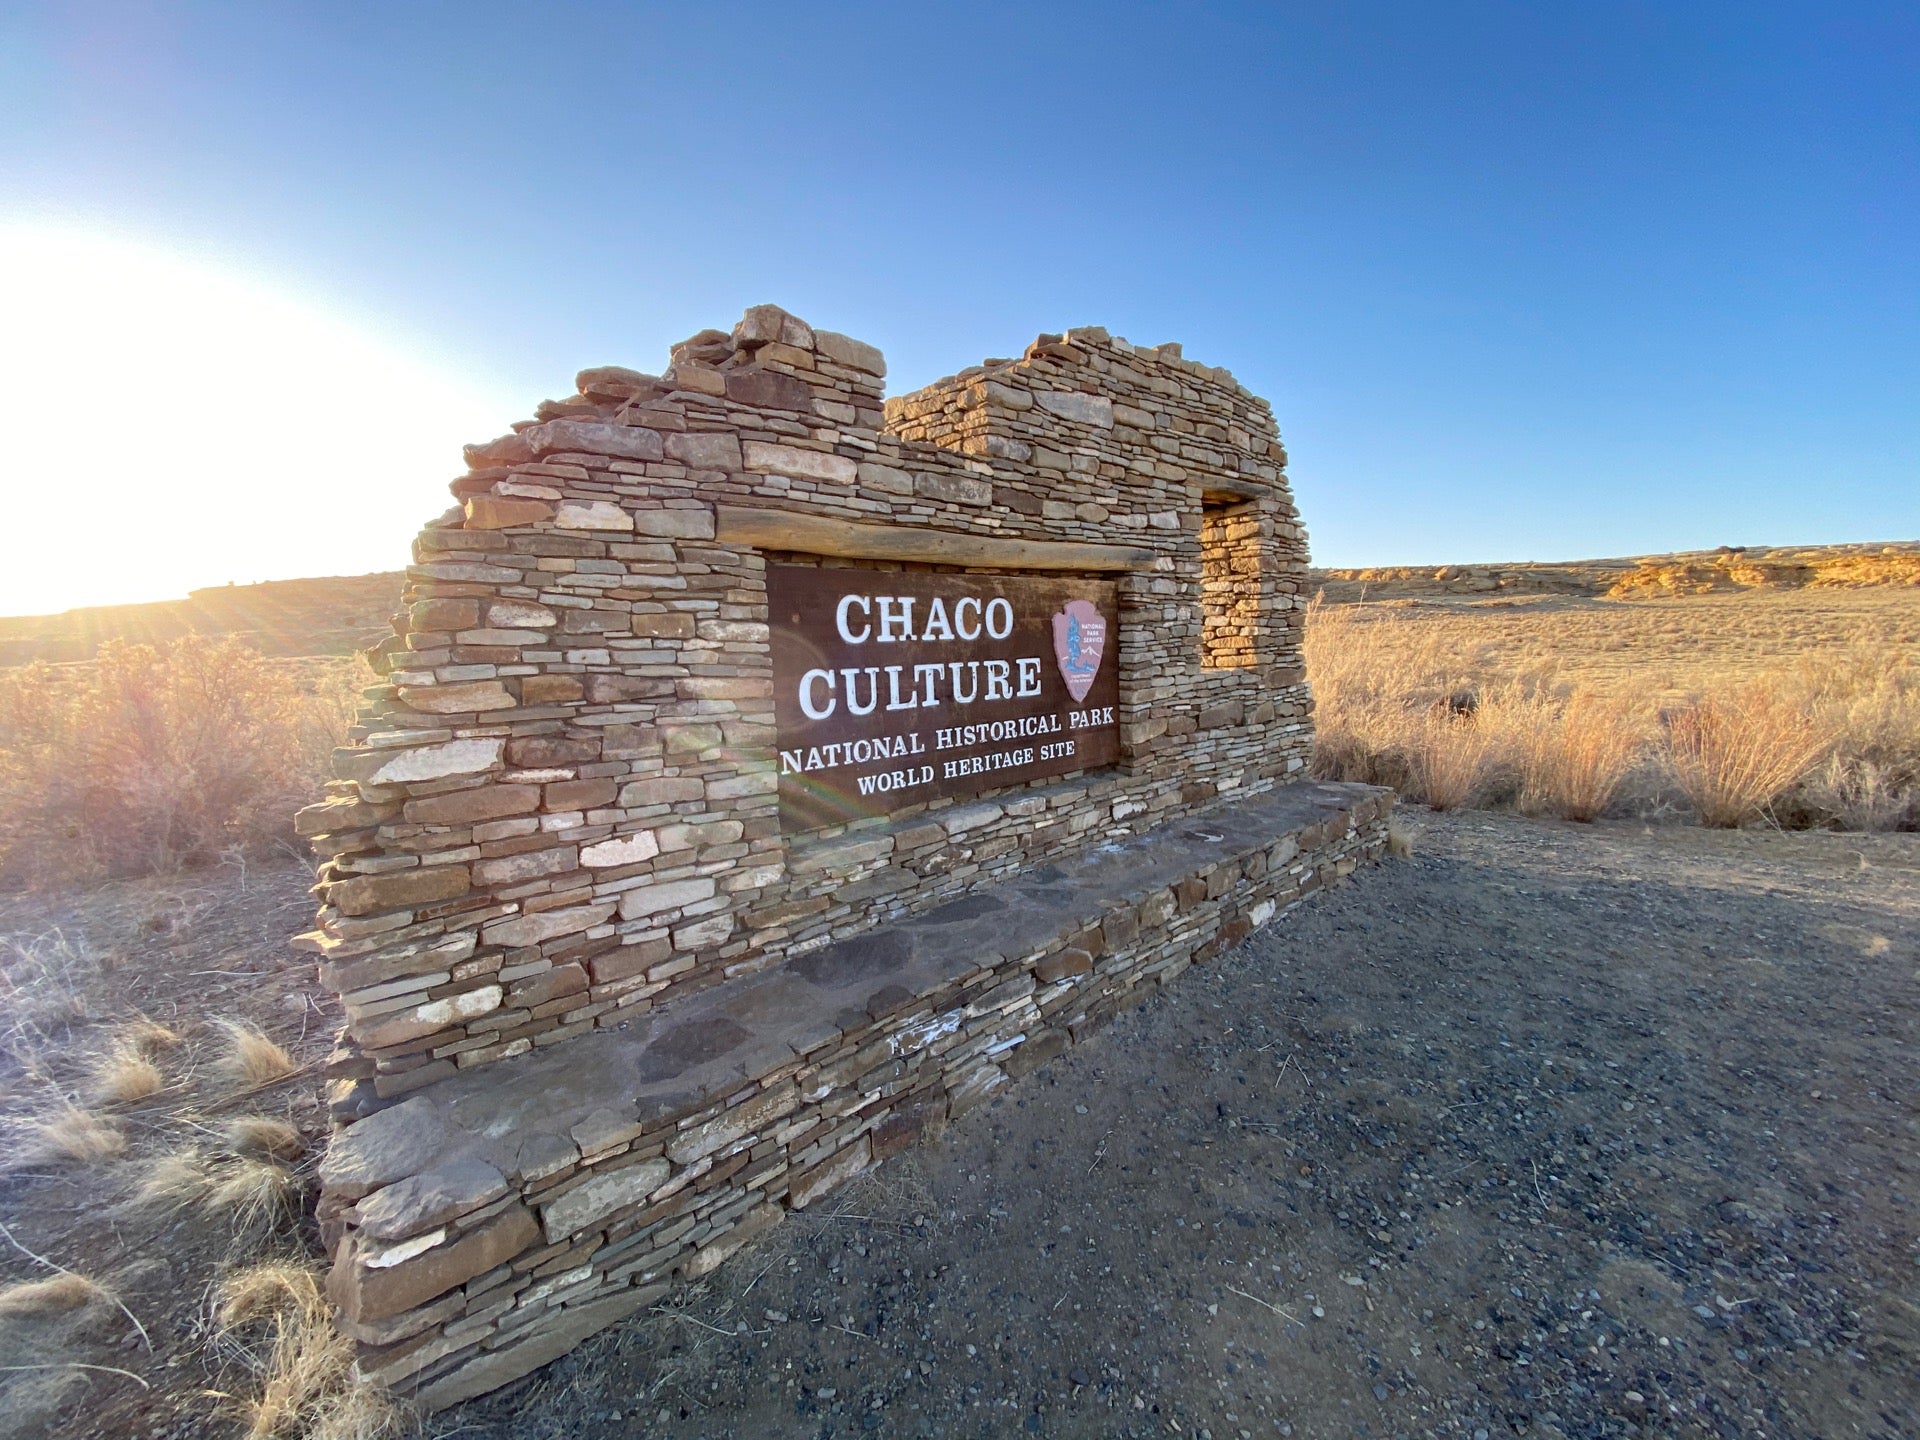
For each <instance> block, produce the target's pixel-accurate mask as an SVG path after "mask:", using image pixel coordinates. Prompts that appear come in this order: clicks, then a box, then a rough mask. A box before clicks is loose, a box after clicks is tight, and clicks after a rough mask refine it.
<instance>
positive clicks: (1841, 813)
mask: <svg viewBox="0 0 1920 1440" xmlns="http://www.w3.org/2000/svg"><path fill="white" fill-rule="evenodd" d="M1794 798H1795V799H1796V800H1797V801H1798V802H1799V805H1800V808H1801V809H1802V810H1803V811H1804V812H1806V815H1807V820H1808V823H1809V824H1814V825H1832V826H1834V827H1836V828H1838V829H1841V830H1861V831H1875V830H1904V829H1906V828H1907V827H1908V826H1910V825H1912V824H1913V823H1914V822H1915V820H1916V819H1920V787H1915V786H1914V785H1913V784H1912V783H1911V782H1909V783H1908V784H1907V785H1905V786H1902V785H1901V784H1900V783H1899V782H1898V780H1897V779H1895V778H1894V776H1893V775H1891V774H1890V773H1889V772H1888V771H1887V770H1886V769H1884V768H1882V767H1881V766H1879V765H1877V764H1875V763H1874V762H1873V761H1871V760H1860V759H1853V758H1849V757H1847V756H1844V755H1830V756H1828V757H1827V763H1826V764H1825V765H1823V766H1821V767H1820V768H1819V769H1817V770H1816V771H1814V772H1813V774H1812V775H1811V776H1809V777H1808V778H1807V780H1806V781H1804V782H1803V783H1802V785H1801V787H1800V790H1799V793H1798V794H1797V795H1796V796H1795V797H1794Z"/></svg>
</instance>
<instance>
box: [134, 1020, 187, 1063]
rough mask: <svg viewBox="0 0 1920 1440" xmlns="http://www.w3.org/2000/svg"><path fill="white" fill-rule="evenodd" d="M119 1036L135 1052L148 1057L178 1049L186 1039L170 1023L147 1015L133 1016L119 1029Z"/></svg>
mask: <svg viewBox="0 0 1920 1440" xmlns="http://www.w3.org/2000/svg"><path fill="white" fill-rule="evenodd" d="M120 1036H121V1039H122V1040H123V1041H125V1043H126V1044H127V1045H128V1046H129V1047H131V1048H132V1049H133V1050H134V1051H135V1052H136V1053H138V1054H141V1055H145V1056H146V1057H147V1058H148V1059H152V1058H153V1057H154V1056H155V1055H162V1054H165V1053H166V1052H167V1051H169V1050H177V1049H179V1048H180V1045H181V1043H182V1042H183V1041H184V1040H185V1039H186V1037H185V1036H184V1035H182V1034H181V1033H180V1032H179V1031H178V1030H176V1029H174V1028H173V1027H172V1026H171V1025H163V1024H161V1023H160V1022H159V1021H158V1020H155V1019H153V1018H152V1017H151V1016H147V1015H137V1016H135V1017H134V1018H133V1019H132V1020H131V1021H129V1022H128V1023H127V1024H126V1026H125V1027H124V1028H123V1029H122V1030H121V1032H120Z"/></svg>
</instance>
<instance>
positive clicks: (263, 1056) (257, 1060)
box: [214, 1020, 300, 1089]
mask: <svg viewBox="0 0 1920 1440" xmlns="http://www.w3.org/2000/svg"><path fill="white" fill-rule="evenodd" d="M215 1023H216V1024H217V1025H219V1027H220V1028H221V1029H222V1030H224V1031H225V1032H226V1036H227V1039H226V1046H225V1049H224V1050H223V1051H222V1052H221V1055H220V1058H219V1059H218V1060H217V1061H215V1062H214V1070H215V1072H216V1073H217V1074H218V1075H219V1076H220V1077H221V1078H222V1079H224V1080H226V1081H227V1082H228V1083H229V1084H232V1085H234V1086H236V1087H239V1088H242V1089H253V1088H255V1087H257V1086H260V1085H271V1084H272V1083H273V1082H274V1081H276V1080H284V1079H286V1078H287V1076H289V1075H291V1074H293V1073H294V1072H295V1071H296V1070H298V1069H299V1068H300V1067H299V1066H298V1065H296V1064H295V1063H294V1059H293V1057H292V1056H291V1055H289V1054H288V1053H287V1052H286V1050H285V1048H284V1047H283V1046H281V1045H280V1044H279V1043H278V1042H277V1041H275V1040H273V1039H272V1038H271V1037H270V1036H268V1035H267V1034H266V1032H265V1031H263V1030H261V1029H260V1027H259V1026H257V1025H251V1024H249V1023H247V1022H246V1021H244V1020H219V1021H216V1022H215Z"/></svg>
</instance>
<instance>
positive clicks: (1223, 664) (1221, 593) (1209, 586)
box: [1200, 495, 1260, 670]
mask: <svg viewBox="0 0 1920 1440" xmlns="http://www.w3.org/2000/svg"><path fill="white" fill-rule="evenodd" d="M1200 615H1201V628H1200V665H1201V668H1202V669H1205V670H1242V669H1245V668H1246V667H1248V666H1250V665H1252V664H1253V663H1254V641H1255V637H1256V636H1257V635H1258V634H1259V627H1260V516H1259V514H1258V512H1257V510H1256V508H1255V506H1254V504H1253V502H1251V501H1248V500H1241V499H1238V498H1237V497H1225V496H1220V497H1216V496H1211V495H1209V496H1207V497H1206V498H1205V499H1204V500H1203V502H1202V504H1201V507H1200Z"/></svg>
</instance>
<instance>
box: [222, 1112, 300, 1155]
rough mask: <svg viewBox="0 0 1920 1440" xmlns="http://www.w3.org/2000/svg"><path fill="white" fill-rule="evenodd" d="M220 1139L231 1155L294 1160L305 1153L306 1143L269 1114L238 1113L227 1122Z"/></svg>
mask: <svg viewBox="0 0 1920 1440" xmlns="http://www.w3.org/2000/svg"><path fill="white" fill-rule="evenodd" d="M221 1140H222V1141H223V1142H224V1143H225V1145H226V1147H227V1149H229V1150H231V1151H232V1152H233V1153H234V1154H235V1155H259V1156H269V1157H271V1158H273V1159H276V1160H298V1159H299V1158H300V1157H301V1156H302V1155H304V1154H305V1153H306V1150H307V1142H306V1141H305V1140H303V1139H301V1138H300V1132H299V1131H298V1130H297V1129H295V1128H294V1127H293V1125H291V1124H290V1123H288V1122H287V1121H285V1120H281V1119H277V1118H276V1117H274V1116H272V1115H241V1116H238V1117H237V1118H235V1119H233V1120H229V1121H228V1122H227V1125H226V1128H225V1129H224V1130H223V1131H221Z"/></svg>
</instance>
